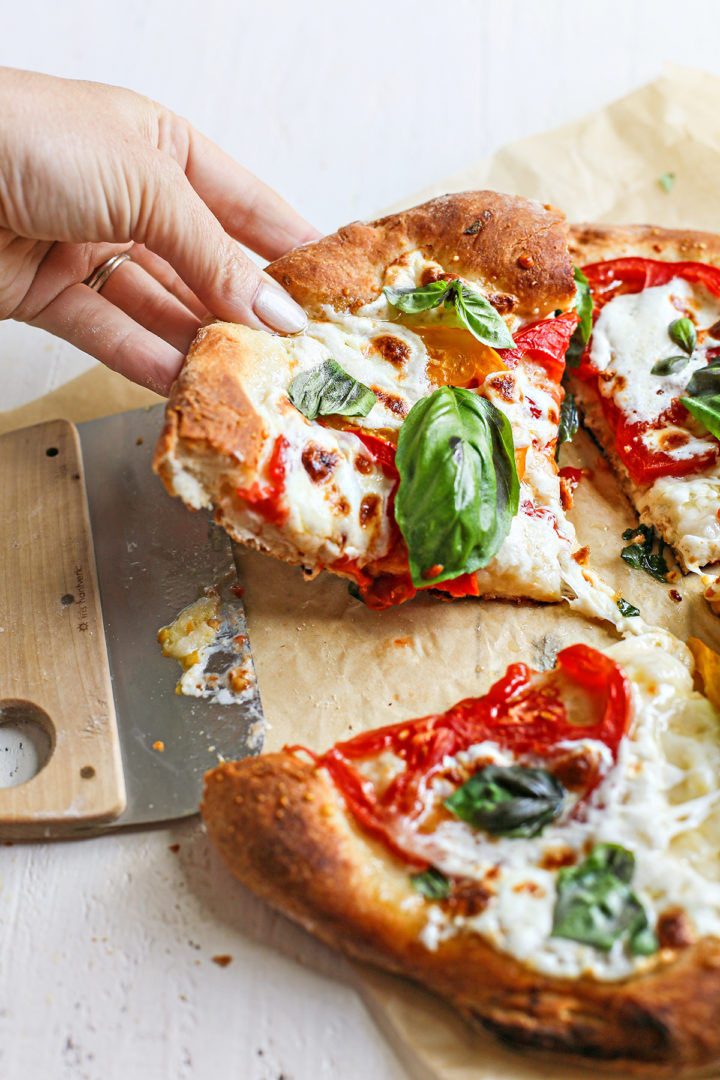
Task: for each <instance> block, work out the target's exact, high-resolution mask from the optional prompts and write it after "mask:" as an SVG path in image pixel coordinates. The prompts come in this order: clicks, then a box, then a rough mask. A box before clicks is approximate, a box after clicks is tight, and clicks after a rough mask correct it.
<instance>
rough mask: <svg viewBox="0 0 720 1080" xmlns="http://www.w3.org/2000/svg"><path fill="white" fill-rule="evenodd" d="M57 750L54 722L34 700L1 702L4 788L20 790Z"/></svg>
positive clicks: (0, 748)
mask: <svg viewBox="0 0 720 1080" xmlns="http://www.w3.org/2000/svg"><path fill="white" fill-rule="evenodd" d="M54 748H55V728H54V726H53V722H52V720H51V719H50V717H49V716H48V714H47V713H46V712H45V710H44V709H41V708H40V706H39V705H35V704H33V702H32V701H22V700H20V699H17V698H6V699H5V700H2V701H0V788H9V787H18V786H19V785H20V784H25V783H27V781H28V780H32V778H33V776H37V774H38V773H39V772H40V770H41V769H42V768H43V767H44V766H45V765H47V763H48V761H49V760H50V757H51V755H52V752H53V750H54Z"/></svg>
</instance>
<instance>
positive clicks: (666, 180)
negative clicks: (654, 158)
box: [658, 172, 675, 195]
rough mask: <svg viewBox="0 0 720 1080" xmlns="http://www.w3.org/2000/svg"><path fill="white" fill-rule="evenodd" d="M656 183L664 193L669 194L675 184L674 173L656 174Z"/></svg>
mask: <svg viewBox="0 0 720 1080" xmlns="http://www.w3.org/2000/svg"><path fill="white" fill-rule="evenodd" d="M658 184H659V185H660V187H661V188H662V189H663V191H664V192H665V194H666V195H669V194H670V192H671V191H672V189H673V187H674V186H675V173H674V172H664V173H660V175H659V176H658Z"/></svg>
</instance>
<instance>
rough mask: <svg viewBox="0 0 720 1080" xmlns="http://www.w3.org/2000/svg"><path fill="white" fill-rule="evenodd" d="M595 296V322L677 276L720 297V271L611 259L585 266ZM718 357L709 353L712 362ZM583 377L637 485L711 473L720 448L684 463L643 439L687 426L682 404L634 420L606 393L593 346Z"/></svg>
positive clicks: (699, 266)
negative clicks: (616, 304) (621, 300)
mask: <svg viewBox="0 0 720 1080" xmlns="http://www.w3.org/2000/svg"><path fill="white" fill-rule="evenodd" d="M583 273H584V274H585V276H586V277H587V279H588V283H589V285H590V291H591V293H592V297H593V303H594V308H593V321H594V320H595V319H596V318H597V317H598V315H599V313H600V312H601V311H602V309H603V307H604V306H605V304H607V303H608V302H609V301H610V300H613V299H614V298H615V297H616V296H620V295H622V294H623V293H638V292H642V290H643V289H648V288H651V287H653V286H656V285H666V284H667V283H668V282H669V281H672V279H673V278H676V277H679V278H683V279H684V280H685V281H689V282H691V283H697V284H700V285H704V286H705V288H706V289H708V291H709V292H711V293H712V294H713V295H714V296H718V297H720V269H718V268H717V267H715V266H706V265H705V264H704V263H697V262H662V261H661V260H659V259H641V258H637V257H632V258H625V259H611V260H609V261H608V262H600V263H590V264H589V265H588V266H584V267H583ZM713 355H714V353H708V359H710V358H712V356H713ZM577 374H578V376H579V378H581V379H583V380H584V381H585V382H588V383H590V384H591V385H593V386H595V388H596V389H597V391H598V397H599V399H600V403H601V405H602V409H603V412H604V414H605V419H606V420H607V422H608V424H609V425H610V428H611V429H612V431H613V432H614V434H615V452H616V453H617V455H618V457H619V458H620V460H621V461H622V463H623V464H624V465H625V468H626V469H627V470H628V472H629V473H630V477H631V479H632V480H633V482H634V483H636V484H641V485H642V484H651V483H652V482H653V481H654V480H657V479H658V478H659V477H661V476H690V475H692V474H693V473H696V472H700V471H701V470H703V469H707V468H708V467H709V466H710V465H712V464H713V463H714V462H715V461H717V460H718V458H719V457H720V445H719V446H718V447H717V449H715V448H714V447H713V448H712V449H708V450H707V451H706V452H704V453H702V454H696V455H695V456H694V457H687V458H682V459H679V458H677V457H675V456H673V455H672V454H670V453H666V452H664V451H662V450H653V449H650V448H649V447H648V446H647V445H646V443H645V442H644V440H643V436H644V435H645V434H646V433H647V432H648V431H649V430H651V429H652V428H657V429H662V428H666V427H667V426H668V425H669V424H672V425H676V426H679V427H681V428H685V427H686V426H687V419H688V414H687V410H686V409H685V407H684V406H683V405H680V403H679V402H677V403H676V404H675V405H673V407H672V408H671V409H669V410H667V411H666V412H665V413H663V414H662V415H661V416H659V417H658V418H657V420H655V421H654V422H653V423H652V424H648V423H644V422H639V423H638V422H631V421H628V420H627V419H626V418H625V416H624V415H623V414H622V412H621V411H620V410H619V409H618V407H617V406H616V405H615V403H614V401H613V400H612V399H611V398H608V397H605V396H604V395H603V394H601V393H600V390H599V387H598V373H597V371H596V369H595V368H594V367H593V365H592V363H591V361H590V345H588V348H587V349H586V350H585V353H584V355H583V358H582V362H581V364H580V367H579V368H578V372H577Z"/></svg>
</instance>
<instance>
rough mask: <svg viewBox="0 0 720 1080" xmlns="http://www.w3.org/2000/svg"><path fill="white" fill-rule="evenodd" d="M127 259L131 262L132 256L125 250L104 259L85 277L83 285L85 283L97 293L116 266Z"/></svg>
mask: <svg viewBox="0 0 720 1080" xmlns="http://www.w3.org/2000/svg"><path fill="white" fill-rule="evenodd" d="M128 260H129V261H130V262H132V256H131V255H130V253H129V252H127V251H122V252H120V254H119V255H113V256H111V258H109V259H106V260H105V262H104V263H101V264H100V266H98V267H96V268H95V269H94V270H93V272H92V274H90V276H89V277H87V278H85V281H84V282H83V285H87V287H88V288H89V289H94V290H95V292H98V293H99V292H100V290H101V289H102V287H103V285H104V284H105V283H106V281H107V279H108V278H109V277H110V275H111V274H113V273H114V272H115V271H116V270H117V268H118V266H122V264H123V263H124V262H128Z"/></svg>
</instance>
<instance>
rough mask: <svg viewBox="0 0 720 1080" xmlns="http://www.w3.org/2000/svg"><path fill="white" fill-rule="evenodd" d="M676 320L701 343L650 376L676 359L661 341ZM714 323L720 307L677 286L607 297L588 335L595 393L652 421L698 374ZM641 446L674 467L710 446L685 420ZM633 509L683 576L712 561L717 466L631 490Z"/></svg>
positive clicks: (717, 524) (696, 290)
mask: <svg viewBox="0 0 720 1080" xmlns="http://www.w3.org/2000/svg"><path fill="white" fill-rule="evenodd" d="M681 316H686V317H688V318H691V319H692V320H693V322H694V323H695V325H696V327H697V331H698V339H699V340H700V342H701V343H700V344H699V345H698V347H697V349H696V350H695V352H694V354H693V356H692V358H690V359H689V360H688V363H687V364H686V365H685V366H684V367H682V368H681V369H680V370H679V371H676V372H674V373H671V374H670V375H652V374H651V373H650V369H651V368H652V366H653V364H655V363H656V361H658V360H660V359H664V358H666V357H670V356H676V355H678V354H679V353H680V352H681V350H680V349H679V348H678V346H677V345H675V344H674V343H673V342H672V341H671V340H670V337H669V335H668V326H669V325H670V323H671V322H672V321H673V320H674V319H677V318H680V317H681ZM718 319H720V300H718V299H717V297H714V296H712V295H711V294H710V293H709V292H708V291H707V290H706V289H705V288H703V287H702V286H697V285H691V284H690V283H689V282H687V281H684V280H682V279H681V278H673V280H672V281H670V282H668V284H667V285H658V286H655V287H653V288H649V289H644V290H643V291H642V292H640V293H628V294H624V295H622V296H617V297H615V299H614V300H611V301H610V303H608V304H606V306H605V307H604V308H603V309H602V311H601V312H600V315H599V316H598V318H597V320H596V322H595V326H594V328H593V336H592V342H591V352H590V358H591V360H592V363H593V364H594V366H595V367H596V368H597V369H598V371H600V372H601V377H600V379H599V380H598V389H599V392H600V393H601V394H602V395H603V396H605V397H610V398H612V400H613V401H614V402H615V404H616V405H617V406H618V408H620V409H621V410H622V411H623V412H624V413H625V414H626V415H627V416H628V417H629V418H630V419H631V420H636V421H644V422H646V423H649V424H652V423H653V422H655V421H657V420H658V418H659V417H660V416H661V415H662V414H663V413H664V412H665V411H666V410H667V409H668V408H670V406H671V405H672V404H673V402H674V401H676V400H677V399H678V397H682V396H683V395H684V392H685V388H686V386H687V384H688V382H689V381H690V377H691V375H692V374H693V372H694V371H697V370H698V369H699V368H702V367H704V366H705V364H706V363H707V350H708V348H717V347H718V344H720V343H719V342H718V341H717V340H716V339H714V338H710V337H709V336H707V334H706V333H705V332H706V331H707V329H708V327H710V326H712V325H713V324H714V323H716V322H717V321H718ZM668 437H671V438H670V441H668ZM643 441H644V443H645V445H646V446H647V448H648V450H649V451H652V450H656V449H661V450H662V451H663V452H664V453H666V454H669V456H670V457H672V458H674V459H676V460H677V461H683V460H687V459H689V458H692V457H694V456H697V455H701V454H706V453H707V452H708V451H712V450H716V449H717V440H716V439H714V437H713V436H712V435H711V434H710V432H708V431H705V430H704V429H703V428H702V425H700V424H699V423H697V422H696V421H695V420H694V419H693V418H692V417H690V416H689V415H688V417H687V424H683V425H682V426H679V425H677V424H675V425H671V426H661V427H660V428H648V430H647V431H646V432H645V433H644V435H643ZM635 502H636V505H637V509H638V511H639V512H640V514H641V516H642V517H643V519H644V520H645V521H647V522H648V523H649V524H652V525H654V526H656V527H657V528H659V529H660V530H661V532H662V534H663V536H664V537H665V539H666V540H667V541H668V542H669V543H670V544H671V545H672V546H673V548H674V549H675V551H676V552H677V554H678V556H679V558H680V561H681V564H682V565H683V567H684V569H686V570H690V571H694V572H698V571H699V570H700V568H701V567H702V566H705V565H707V564H708V563H713V562H717V561H719V560H720V520H719V519H718V516H717V515H718V507H720V462H716V463H715V464H714V465H712V466H711V467H710V468H708V469H705V470H703V471H702V472H701V473H697V474H691V475H690V476H663V477H660V478H659V479H657V480H655V481H654V482H653V483H652V484H650V485H648V486H647V487H645V488H642V489H636V494H635Z"/></svg>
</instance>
